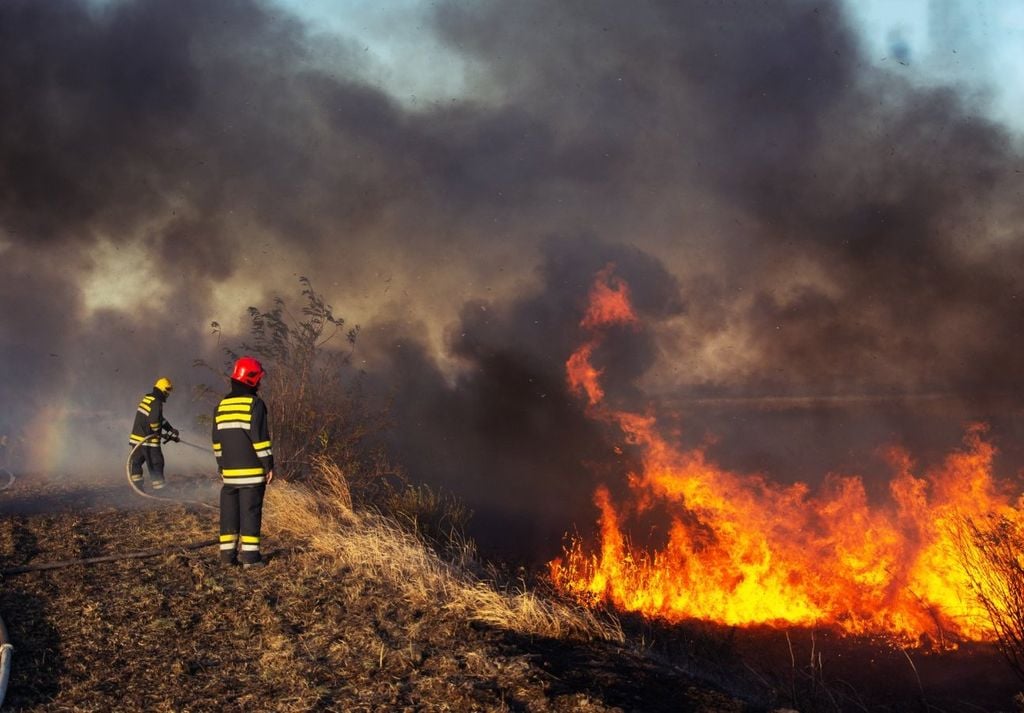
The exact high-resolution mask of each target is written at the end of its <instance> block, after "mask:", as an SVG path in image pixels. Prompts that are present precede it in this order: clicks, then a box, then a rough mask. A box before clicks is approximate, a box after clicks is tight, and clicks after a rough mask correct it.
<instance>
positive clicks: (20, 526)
mask: <svg viewBox="0 0 1024 713" xmlns="http://www.w3.org/2000/svg"><path fill="white" fill-rule="evenodd" d="M127 488H128V486H127V485H126V484H125V485H123V486H122V485H118V484H116V483H115V484H112V485H110V486H98V487H91V488H87V489H81V488H75V487H70V486H58V485H52V484H33V483H32V482H31V481H30V479H22V480H19V481H18V486H17V489H12V490H10V491H7V492H5V493H0V570H10V569H12V568H15V567H18V566H23V565H27V564H32V563H41V562H50V561H55V560H66V559H73V558H82V557H95V556H101V555H106V554H112V553H118V552H130V551H136V550H145V549H149V548H156V547H161V546H164V545H170V544H174V543H189V542H196V541H202V540H208V539H210V538H211V537H214V536H215V535H216V531H217V528H216V513H215V512H214V511H211V510H206V509H202V508H199V507H194V506H182V505H178V504H173V503H167V504H164V503H158V502H157V503H154V502H152V501H149V500H144V499H142V498H139V497H138V496H134V495H131V493H130V491H129V493H128V494H127V495H126V494H125V491H126V490H127ZM172 494H174V493H173V492H172ZM179 494H180V493H179ZM267 553H268V559H269V565H268V567H266V568H265V569H263V570H241V569H239V568H226V567H223V566H221V565H220V564H219V563H218V562H217V552H216V549H215V548H214V547H207V548H205V549H200V550H194V551H180V552H173V553H168V554H165V555H160V556H156V557H151V558H147V559H134V560H121V561H115V562H108V563H101V564H94V565H88V566H83V565H74V566H70V567H66V568H62V569H57V570H51V571H44V572H33V573H24V574H17V575H10V576H6V577H4V579H3V581H2V585H0V616H2V617H3V619H4V621H5V622H6V624H7V627H8V629H9V633H10V638H11V640H12V643H13V644H14V646H15V653H14V658H13V666H12V673H11V680H10V686H9V689H8V692H7V699H6V702H5V710H16V711H66V710H75V711H111V710H121V711H243V710H244V711H310V710H318V711H319V710H325V711H403V710H410V711H413V710H415V711H620V710H621V711H634V710H635V711H681V710H682V711H687V710H692V711H698V710H704V711H744V710H754V709H756V708H757V707H756V706H752V705H750V704H746V703H743V702H742V701H740V700H738V699H736V698H734V697H732V696H729V695H726V694H724V693H721V692H719V691H717V690H715V688H714V686H712V685H710V684H707V683H705V684H698V683H697V682H696V679H695V678H694V677H692V676H689V675H686V674H685V673H684V672H683V671H682V670H681V669H680V668H679V667H676V666H672V665H670V664H668V663H667V662H665V661H662V660H660V659H659V658H658V657H656V656H652V655H650V654H649V653H647V652H644V651H643V650H642V649H640V648H637V647H630V646H624V645H622V644H617V643H607V642H578V641H575V642H574V641H567V640H554V639H544V638H540V637H524V636H522V635H517V634H513V633H509V632H506V631H501V630H498V629H494V628H491V627H487V626H482V625H479V624H470V623H468V622H466V621H464V620H460V619H457V618H455V617H453V616H451V615H449V614H447V613H446V612H445V611H443V610H409V609H408V608H406V607H404V606H403V605H402V604H401V602H402V597H401V595H400V593H399V592H397V591H395V590H394V589H393V586H392V585H389V584H388V583H387V582H385V581H375V580H373V579H371V578H367V577H364V576H356V575H355V574H354V573H353V572H351V571H345V569H344V568H341V569H334V568H332V567H331V566H329V565H328V564H326V563H325V562H324V561H323V558H322V557H321V556H318V555H316V554H314V553H312V552H305V551H303V549H302V547H301V544H300V543H298V542H285V541H276V542H272V543H270V544H269V549H268V551H267Z"/></svg>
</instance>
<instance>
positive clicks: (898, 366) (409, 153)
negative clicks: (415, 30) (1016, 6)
mask: <svg viewBox="0 0 1024 713" xmlns="http://www.w3.org/2000/svg"><path fill="white" fill-rule="evenodd" d="M416 12H418V13H420V14H418V15H417V16H415V17H412V16H410V17H409V18H408V22H410V23H420V24H421V25H422V26H423V27H426V28H429V31H431V32H433V33H435V34H436V37H437V38H438V41H439V42H442V43H445V44H446V45H447V46H448V47H449V48H450V51H451V52H453V53H456V54H457V55H459V56H460V57H461V58H462V59H463V60H464V63H465V66H466V67H467V68H468V70H467V75H466V77H465V85H466V87H465V92H464V93H462V94H460V95H458V96H454V97H452V98H451V100H446V101H425V102H422V103H419V104H409V103H408V102H400V101H398V100H396V99H395V98H394V97H393V96H391V95H390V94H389V93H388V91H387V90H386V88H384V87H381V86H378V85H374V84H371V83H368V82H367V81H366V80H364V79H362V77H363V76H365V74H364V73H361V72H360V70H361V68H362V67H363V63H364V62H365V61H366V60H365V59H364V58H363V56H364V46H363V44H362V43H361V42H360V38H359V36H358V34H354V35H352V36H344V37H342V36H339V37H333V38H330V39H329V40H325V38H324V37H323V36H322V35H321V34H318V33H317V32H316V31H317V29H318V28H315V27H309V26H307V25H304V24H303V23H302V22H301V21H300V20H298V19H297V18H296V17H293V16H292V15H290V14H289V12H288V11H287V10H286V9H283V8H282V6H278V5H272V4H268V3H264V2H259V1H257V0H228V1H227V2H217V3H210V2H205V1H204V0H173V1H172V0H124V1H123V2H109V3H90V2H85V0H54V1H52V2H46V3H40V2H35V1H34V0H8V1H7V2H4V3H2V4H0V107H2V109H3V111H2V117H3V118H2V120H0V267H2V271H3V272H2V276H0V361H2V364H3V369H2V371H0V403H2V404H3V413H2V414H0V419H3V420H4V421H5V422H6V423H7V424H8V425H7V426H6V428H9V429H19V428H20V429H21V430H22V431H26V432H27V431H28V430H29V429H31V434H29V435H30V436H31V438H30V440H33V443H34V447H35V449H36V451H38V452H36V453H34V456H33V459H34V460H33V463H34V464H35V465H36V466H37V467H47V468H49V467H52V468H54V469H56V470H63V471H68V470H70V469H75V470H79V471H85V470H90V471H106V470H107V469H108V468H110V467H113V466H111V465H110V463H111V460H113V462H117V461H119V460H120V455H118V456H117V458H113V459H111V455H110V454H111V453H117V454H119V453H120V452H122V448H123V436H124V432H125V431H126V429H127V427H128V424H129V422H130V418H131V411H132V408H133V407H134V403H135V400H136V399H137V398H138V394H139V392H140V390H142V389H145V388H147V387H148V386H149V384H150V383H151V380H152V379H153V378H154V376H156V375H157V374H162V373H167V374H170V375H172V376H174V377H175V378H177V379H178V380H179V382H180V383H181V385H182V389H181V391H184V390H185V389H187V386H188V385H189V383H190V382H194V381H200V380H203V378H204V376H205V375H203V374H200V373H198V372H196V371H195V370H193V369H192V368H191V363H192V360H193V359H194V358H195V357H197V356H198V357H204V356H205V357H212V356H215V354H216V349H217V346H218V345H217V340H216V337H215V336H213V335H211V334H210V333H209V329H208V324H209V322H210V321H211V320H214V319H215V320H218V321H220V322H221V323H222V324H224V325H225V327H226V329H227V331H228V332H230V331H232V330H234V331H237V330H238V329H240V328H241V327H242V326H243V325H242V322H241V317H242V316H243V313H244V308H245V307H246V306H248V305H250V304H260V303H266V300H267V299H268V297H269V296H270V295H272V294H275V293H280V294H284V295H290V294H294V293H295V292H296V290H295V285H296V283H295V278H296V276H297V275H308V276H310V277H311V278H312V279H313V281H314V284H315V285H316V286H317V287H318V288H319V289H321V290H323V291H324V292H325V293H326V294H327V295H328V297H329V298H330V299H331V301H332V302H333V303H334V305H335V307H336V308H337V311H338V312H339V313H341V314H343V315H344V316H346V317H348V318H349V319H350V320H351V321H354V322H360V323H361V324H362V325H363V326H364V331H363V334H362V336H361V342H360V346H359V355H358V359H359V363H360V365H361V366H363V367H364V368H366V369H367V371H368V372H369V373H370V375H371V379H372V380H373V381H374V383H377V384H379V385H380V386H381V388H382V389H384V390H394V393H395V412H396V430H395V433H394V444H395V446H396V447H397V448H398V449H399V452H400V455H401V457H402V458H403V460H404V461H405V462H406V465H407V467H408V468H409V469H410V471H411V472H413V473H414V474H416V473H418V474H420V475H421V476H422V477H424V478H427V479H429V480H431V481H432V482H435V483H438V484H441V485H444V486H446V487H449V488H451V489H453V490H455V491H456V492H459V493H461V494H463V495H464V496H465V497H467V498H468V499H469V500H470V502H471V504H472V505H473V506H474V507H475V509H476V510H477V512H478V520H480V521H481V522H482V523H483V524H481V525H480V527H481V528H482V529H488V528H489V529H490V531H492V532H493V533H495V537H494V539H495V540H505V541H509V540H511V539H515V541H517V542H519V543H522V544H524V547H526V548H527V549H535V550H542V551H543V552H540V553H539V555H540V556H542V557H543V556H545V555H547V554H550V547H551V545H552V543H553V542H557V539H558V537H560V535H561V532H562V531H563V530H564V529H565V528H566V527H569V526H571V523H572V522H575V523H577V524H580V525H581V526H585V525H586V523H588V522H589V521H590V520H591V519H592V518H593V509H592V505H591V503H590V493H591V491H592V488H593V484H594V482H595V473H598V474H600V473H601V471H602V470H608V469H610V470H612V471H615V470H618V469H620V468H622V464H620V463H617V462H616V461H615V459H614V458H609V453H612V450H611V447H612V446H613V445H614V444H613V443H611V442H606V441H607V440H608V438H609V436H608V434H607V433H605V432H603V431H602V430H601V429H599V428H598V427H597V426H595V425H594V424H592V423H590V422H588V421H587V419H586V418H585V417H584V415H583V413H582V406H581V405H580V404H579V403H577V401H576V400H575V399H573V398H570V397H569V396H568V395H567V394H566V393H565V388H564V383H563V376H562V365H563V363H564V360H565V358H566V356H567V355H568V354H569V353H570V352H571V351H572V349H573V348H574V346H575V343H576V341H575V340H576V338H577V337H578V334H577V333H576V332H575V330H576V328H577V325H578V323H579V320H580V318H581V315H582V312H581V310H582V309H583V305H584V303H585V299H586V295H587V290H588V289H589V285H590V281H591V279H592V276H593V274H594V273H595V272H596V271H597V270H599V269H601V267H603V266H604V265H605V264H606V263H607V262H609V261H614V262H616V264H617V265H618V269H619V271H620V273H621V274H622V276H623V277H624V278H625V279H626V280H628V281H629V282H630V284H631V285H633V286H634V289H635V292H636V294H635V298H636V306H637V309H638V310H639V311H640V312H641V315H642V316H643V317H644V319H645V320H646V321H645V323H647V324H650V325H651V326H650V328H649V329H646V330H645V331H643V332H642V333H624V334H622V335H620V337H621V338H619V339H615V340H612V341H610V342H609V343H607V344H605V346H604V348H603V350H602V352H601V354H599V355H598V356H599V357H600V360H601V361H602V364H603V366H604V368H605V369H606V382H607V388H608V389H609V390H610V394H609V398H617V399H619V400H620V403H623V404H631V405H636V404H639V403H646V402H648V401H656V402H659V403H660V404H662V405H665V406H666V407H667V406H668V405H672V406H673V407H674V410H676V411H679V412H681V413H682V414H683V420H682V422H681V425H682V427H683V431H682V435H681V436H680V438H682V439H684V440H685V439H691V440H702V439H705V438H706V437H707V436H708V434H714V436H715V438H716V440H715V442H714V444H713V445H712V446H711V455H712V456H714V457H716V458H717V459H718V461H719V462H722V463H723V464H724V465H725V466H728V467H735V468H739V469H741V470H765V471H767V472H768V473H769V474H770V475H771V476H773V477H778V478H780V479H783V480H793V479H797V478H800V479H810V478H815V477H820V476H821V475H823V474H824V473H825V472H827V471H828V470H833V469H834V470H839V471H843V470H845V469H848V468H852V467H854V466H861V465H863V463H864V462H865V461H866V460H868V461H870V457H871V454H872V453H873V452H874V451H873V449H874V448H876V447H878V446H881V445H885V444H888V443H890V442H900V443H905V444H907V445H908V446H909V447H910V449H911V451H912V452H915V453H921V454H922V457H928V449H934V452H935V453H938V452H941V451H943V450H946V449H948V448H949V447H951V446H955V445H956V444H957V443H958V442H959V436H960V430H961V425H962V423H963V422H964V421H966V420H972V419H978V418H983V419H986V420H989V421H992V422H993V436H994V438H995V440H996V442H997V444H999V445H1000V447H1001V449H1002V453H1003V454H1004V456H1005V457H1007V458H1008V459H1010V460H1009V462H1010V463H1011V466H1010V467H1017V466H1018V465H1019V462H1024V459H1019V460H1018V461H1014V460H1013V457H1016V456H1019V455H1020V454H1019V453H1017V452H1016V451H1015V450H1014V449H1015V446H1014V444H1015V443H1016V442H1018V441H1020V442H1024V440H1022V439H1020V438H1019V436H1020V435H1022V434H1021V432H1020V431H1021V425H1020V421H1021V419H1020V416H1019V402H1018V401H1017V399H1016V391H1017V389H1018V385H1019V384H1020V383H1021V382H1022V380H1024V379H1022V377H1024V366H1022V361H1021V359H1020V358H1019V354H1020V353H1021V351H1022V349H1021V348H1022V346H1024V344H1022V341H1024V337H1022V332H1021V330H1020V327H1019V325H1020V322H1021V317H1022V316H1024V314H1022V312H1024V308H1022V302H1024V297H1021V296H1020V288H1021V269H1022V268H1021V265H1024V260H1022V257H1024V255H1022V254H1021V252H1022V249H1024V247H1022V246H1024V242H1022V241H1021V239H1020V235H1019V231H1020V228H1019V226H1020V225H1021V224H1022V222H1021V220H1020V218H1021V216H1020V210H1021V209H1020V207H1019V206H1020V205H1021V202H1020V196H1021V191H1022V188H1024V185H1022V181H1024V173H1021V171H1020V163H1021V151H1020V143H1019V136H1018V135H1016V134H1014V133H1013V132H1012V131H1010V130H1009V129H1007V128H1005V127H1002V126H999V125H997V124H995V123H994V122H993V121H992V120H990V119H988V118H986V114H985V111H984V106H982V105H979V104H977V103H975V100H973V99H969V97H975V96H976V94H973V93H971V94H969V93H967V92H966V91H962V89H963V88H962V87H953V86H950V87H941V86H938V87H937V86H931V87H921V86H917V85H915V84H914V83H913V82H912V81H910V80H909V79H907V78H906V77H904V76H903V75H901V74H900V73H899V72H896V71H888V70H882V69H878V68H876V67H875V66H874V65H872V64H871V63H869V62H867V61H866V58H865V56H864V53H863V50H862V49H861V47H860V45H859V44H858V40H857V38H856V35H855V34H854V33H853V31H852V30H851V28H850V22H849V20H848V18H847V17H846V15H845V14H844V12H843V9H842V6H841V5H839V4H836V3H812V2H808V1H805V0H788V1H786V2H779V3H772V4H770V5H765V6H763V7H759V8H751V7H749V6H747V5H745V4H733V3H677V2H669V1H665V2H660V1H656V2H649V3H643V4H642V5H640V6H637V5H636V4H629V3H621V2H615V1H614V0H599V1H597V2H591V1H587V2H583V1H582V0H580V1H579V2H565V3H550V2H545V1H544V0H523V1H521V2H516V3H507V2H498V1H497V0H484V1H481V2H474V3H468V4H467V3H460V2H454V1H449V2H439V3H429V4H427V3H424V4H423V5H422V7H421V9H420V10H418V11H416ZM328 45H329V47H328ZM424 61H425V62H426V63H428V64H429V58H425V60H424ZM417 71H421V72H422V71H424V70H423V68H422V67H419V68H417ZM439 71H443V66H442V67H441V68H440V69H439ZM227 336H229V335H225V337H222V338H227ZM908 395H909V396H908ZM669 402H671V404H669ZM202 408H203V407H200V406H198V405H195V404H190V403H188V402H187V399H179V400H178V401H177V402H176V403H173V402H172V405H171V407H170V413H171V414H172V415H176V416H177V420H178V421H179V422H188V421H189V420H190V419H191V418H192V417H194V415H195V413H196V412H197V411H199V410H201V409H202ZM51 430H52V432H51ZM196 433H197V437H198V434H199V432H198V431H196ZM116 467H117V468H120V465H119V464H118V465H117V466H116ZM869 469H870V466H869ZM879 470H880V471H884V470H885V469H884V467H882V466H880V467H879ZM868 475H870V473H868ZM510 534H515V535H517V537H516V538H510V537H509V535H510Z"/></svg>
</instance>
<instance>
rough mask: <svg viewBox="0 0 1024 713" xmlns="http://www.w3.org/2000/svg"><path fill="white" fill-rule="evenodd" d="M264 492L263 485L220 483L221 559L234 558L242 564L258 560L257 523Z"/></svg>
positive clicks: (230, 560) (261, 513)
mask: <svg viewBox="0 0 1024 713" xmlns="http://www.w3.org/2000/svg"><path fill="white" fill-rule="evenodd" d="M266 491H267V486H266V484H260V485H223V486H221V489H220V558H221V561H223V562H235V561H236V558H237V561H239V562H241V563H242V564H252V563H254V562H259V561H260V559H261V558H260V524H261V521H262V520H263V495H264V494H265V493H266ZM236 553H237V554H236Z"/></svg>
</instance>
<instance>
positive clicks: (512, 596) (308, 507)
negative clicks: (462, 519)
mask: <svg viewBox="0 0 1024 713" xmlns="http://www.w3.org/2000/svg"><path fill="white" fill-rule="evenodd" d="M317 471H318V472H317V476H316V477H315V478H314V482H316V483H317V491H318V492H314V491H313V490H311V489H309V488H307V487H304V486H300V485H292V484H289V483H283V482H282V483H275V484H274V485H273V486H272V487H271V488H269V489H268V495H267V502H266V523H267V525H266V529H267V530H268V531H269V532H271V533H272V534H276V535H278V536H280V537H288V538H294V539H297V540H299V541H301V542H303V543H304V544H305V545H306V546H307V547H309V548H310V549H312V550H313V551H315V552H317V553H319V554H321V555H323V556H326V557H328V558H330V559H332V560H333V561H335V562H336V563H337V564H338V565H339V566H347V567H350V568H352V569H353V570H355V571H356V572H357V573H359V574H360V575H361V576H364V577H372V578H374V579H377V580H383V581H385V582H387V583H389V584H390V585H392V586H394V587H396V588H397V589H399V591H401V592H402V595H403V597H404V599H405V602H406V603H407V604H408V605H409V606H410V607H414V608H420V607H427V606H431V607H440V608H442V609H444V610H445V611H446V612H449V613H452V614H455V615H458V616H461V617H465V618H466V619H468V620H470V621H475V622H479V623H482V624H487V625H490V626H494V627H498V628H501V629H505V630H508V631H513V632H517V633H520V634H526V635H532V636H545V637H552V638H559V639H562V638H575V639H582V640H594V639H600V640H606V641H615V642H622V641H623V640H624V636H623V632H622V628H621V626H620V625H619V623H618V621H617V620H615V619H613V618H611V617H609V616H604V617H602V616H599V615H598V614H596V613H595V612H593V611H591V610H589V609H585V608H582V607H579V606H574V605H571V604H568V603H564V602H559V601H553V600H550V599H546V598H543V597H540V596H538V595H536V594H535V593H533V592H531V591H529V590H527V589H526V588H525V587H523V588H522V589H520V590H519V591H499V589H498V588H496V586H495V583H494V582H487V581H482V580H480V579H478V578H477V577H476V576H475V575H473V574H472V573H470V572H469V571H467V570H466V569H464V568H462V567H460V566H458V565H457V564H455V563H452V562H448V561H445V560H444V559H442V558H441V556H440V555H438V554H437V552H435V551H434V550H433V549H432V548H431V547H429V546H428V545H427V543H425V542H424V541H423V540H422V539H421V538H419V537H417V536H416V535H415V534H413V533H412V532H410V531H409V530H408V529H407V528H404V527H402V526H401V525H400V524H399V523H398V522H397V521H396V520H395V519H393V518H392V517H387V516H384V515H382V514H380V513H377V512H356V511H354V510H352V508H351V503H352V498H351V494H350V493H349V489H348V485H347V482H346V480H345V475H344V473H343V472H342V471H341V469H340V468H339V467H338V466H337V465H335V464H333V463H331V462H329V461H326V460H323V459H321V460H319V461H318V462H317Z"/></svg>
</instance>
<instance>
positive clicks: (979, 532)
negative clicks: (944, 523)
mask: <svg viewBox="0 0 1024 713" xmlns="http://www.w3.org/2000/svg"><path fill="white" fill-rule="evenodd" d="M954 535H955V539H954V542H955V543H956V548H957V554H958V556H959V560H960V564H961V566H962V567H963V569H964V571H965V572H966V574H967V578H968V581H969V582H970V585H971V589H972V590H973V591H974V594H975V596H976V597H977V599H978V602H979V603H980V604H981V607H982V609H983V610H984V614H986V615H987V617H988V621H989V623H990V624H991V625H992V629H993V631H994V632H995V635H996V643H997V645H998V646H999V650H1000V651H1001V652H1002V654H1003V656H1004V657H1005V658H1006V660H1007V661H1008V662H1009V664H1010V666H1011V667H1012V668H1013V670H1014V672H1015V673H1016V674H1017V676H1018V677H1020V678H1021V679H1024V560H1022V558H1024V531H1022V528H1021V525H1020V523H1018V522H1015V521H1011V520H1009V519H1007V518H1005V517H996V516H992V517H991V518H990V519H989V521H988V522H987V523H983V524H979V523H977V522H975V521H974V520H972V519H971V518H968V517H965V518H962V519H961V520H960V521H958V523H957V526H956V529H955V531H954Z"/></svg>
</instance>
